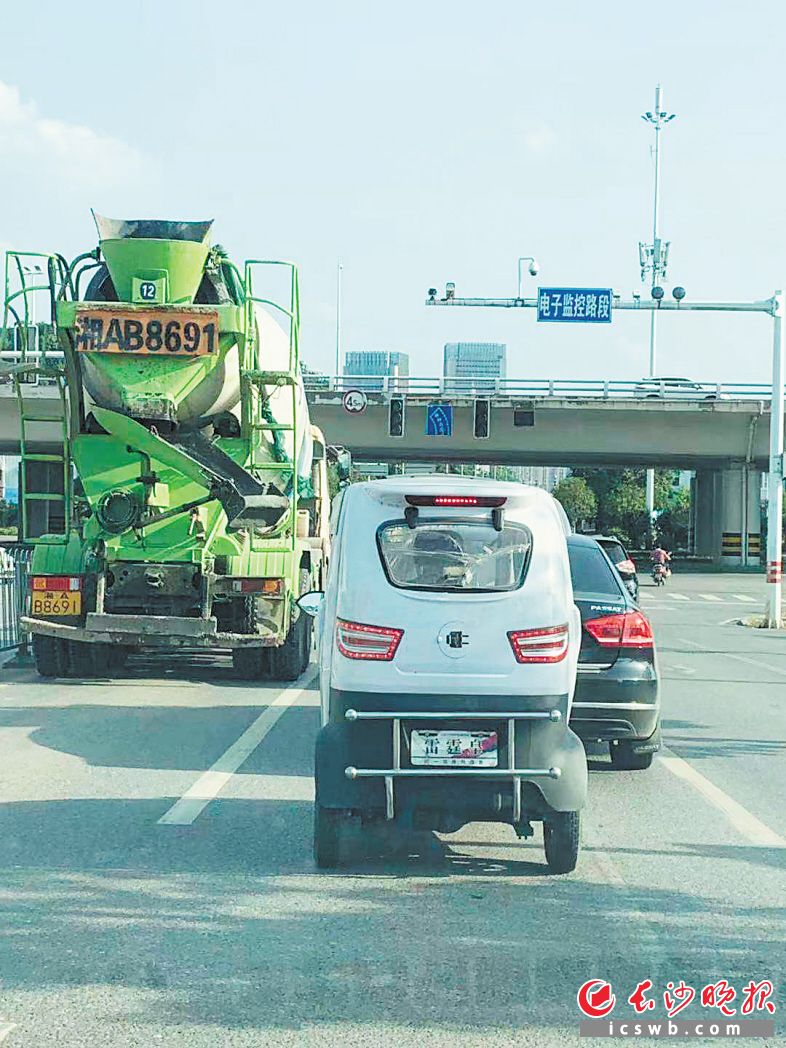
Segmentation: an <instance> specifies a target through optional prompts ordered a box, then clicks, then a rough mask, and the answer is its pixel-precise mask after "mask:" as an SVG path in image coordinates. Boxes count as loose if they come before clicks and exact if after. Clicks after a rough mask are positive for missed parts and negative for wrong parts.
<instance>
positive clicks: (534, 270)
mask: <svg viewBox="0 0 786 1048" xmlns="http://www.w3.org/2000/svg"><path fill="white" fill-rule="evenodd" d="M539 272H540V266H539V265H538V263H537V262H536V261H535V259H534V258H533V259H532V261H531V262H530V264H529V275H530V276H531V277H536V276H537V275H538V273H539Z"/></svg>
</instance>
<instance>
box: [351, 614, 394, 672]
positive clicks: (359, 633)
mask: <svg viewBox="0 0 786 1048" xmlns="http://www.w3.org/2000/svg"><path fill="white" fill-rule="evenodd" d="M403 636H404V630H397V629H391V628H390V627H389V626H367V625H365V624H364V623H362V622H347V620H346V619H338V620H337V622H336V644H337V645H338V650H339V651H340V652H341V654H342V655H344V656H346V658H348V659H365V660H372V661H376V662H390V661H391V659H392V658H393V656H394V655H395V654H396V649H397V648H398V646H399V644H400V643H401V638H402V637H403Z"/></svg>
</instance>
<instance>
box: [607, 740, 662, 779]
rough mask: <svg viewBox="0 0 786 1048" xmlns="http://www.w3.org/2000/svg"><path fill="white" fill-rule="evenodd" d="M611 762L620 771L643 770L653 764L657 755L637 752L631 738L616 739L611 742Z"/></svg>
mask: <svg viewBox="0 0 786 1048" xmlns="http://www.w3.org/2000/svg"><path fill="white" fill-rule="evenodd" d="M609 752H610V753H611V763H612V765H613V766H614V767H615V768H616V769H617V770H618V771H643V770H644V769H645V768H649V766H650V765H651V764H652V758H653V757H654V756H655V754H654V753H653V752H650V753H636V752H635V751H634V749H633V742H632V741H631V739H616V740H615V741H614V742H610V743H609Z"/></svg>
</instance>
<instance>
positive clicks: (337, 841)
mask: <svg viewBox="0 0 786 1048" xmlns="http://www.w3.org/2000/svg"><path fill="white" fill-rule="evenodd" d="M340 858H341V812H339V811H335V810H334V809H332V808H323V807H322V805H321V804H318V803H315V804H314V862H315V863H316V864H317V866H318V867H319V869H320V870H333V869H335V868H336V866H338V863H339V859H340Z"/></svg>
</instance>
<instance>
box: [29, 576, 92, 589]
mask: <svg viewBox="0 0 786 1048" xmlns="http://www.w3.org/2000/svg"><path fill="white" fill-rule="evenodd" d="M30 585H31V588H32V589H34V590H49V592H50V593H52V592H59V593H65V592H73V591H74V590H81V589H82V576H81V575H33V577H32V578H31V579H30Z"/></svg>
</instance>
